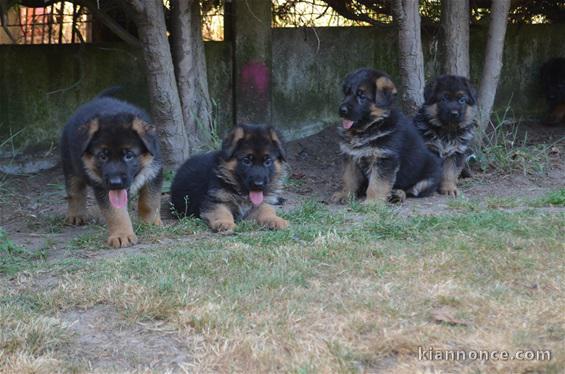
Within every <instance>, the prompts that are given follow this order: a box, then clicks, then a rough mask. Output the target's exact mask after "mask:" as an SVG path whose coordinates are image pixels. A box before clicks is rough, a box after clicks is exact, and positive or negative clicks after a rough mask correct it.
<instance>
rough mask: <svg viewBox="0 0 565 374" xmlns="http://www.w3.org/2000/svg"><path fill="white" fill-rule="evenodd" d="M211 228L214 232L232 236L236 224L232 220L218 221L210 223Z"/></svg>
mask: <svg viewBox="0 0 565 374" xmlns="http://www.w3.org/2000/svg"><path fill="white" fill-rule="evenodd" d="M210 228H211V229H212V231H214V232H218V233H222V234H231V233H233V230H234V229H235V223H234V222H233V221H230V220H217V221H214V222H212V223H210Z"/></svg>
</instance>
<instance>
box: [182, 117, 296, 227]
mask: <svg viewBox="0 0 565 374" xmlns="http://www.w3.org/2000/svg"><path fill="white" fill-rule="evenodd" d="M285 163H286V153H285V150H284V148H283V144H282V140H281V138H280V136H279V135H278V134H277V132H276V131H275V129H273V128H272V127H267V126H257V125H239V126H237V127H235V128H234V129H233V130H232V131H231V132H230V133H229V134H228V136H227V137H226V138H225V139H224V141H223V143H222V149H221V150H220V151H216V152H209V153H204V154H201V155H197V156H194V157H192V158H190V159H188V160H187V161H186V162H185V163H184V164H183V165H182V166H181V167H180V169H179V170H178V171H177V174H176V175H175V178H174V180H173V183H172V185H171V203H172V204H173V207H174V209H175V211H176V213H177V214H178V215H180V216H197V217H201V218H202V219H204V220H205V221H206V222H207V223H208V226H210V228H211V229H212V230H213V231H216V232H224V233H230V232H232V231H233V230H234V229H235V226H236V225H235V222H236V221H237V220H241V219H246V218H249V219H253V220H255V221H256V222H257V223H258V224H260V225H262V226H265V227H268V228H270V229H284V228H286V227H288V222H287V221H286V220H284V219H282V218H280V217H278V216H277V214H276V212H275V209H274V208H273V206H272V205H271V204H275V203H277V202H278V200H279V194H280V191H281V187H282V176H283V173H284V166H285Z"/></svg>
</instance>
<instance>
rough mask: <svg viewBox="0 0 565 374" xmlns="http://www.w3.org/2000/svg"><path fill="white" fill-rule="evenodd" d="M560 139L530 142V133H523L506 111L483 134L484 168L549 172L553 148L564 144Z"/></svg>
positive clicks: (480, 153) (480, 155)
mask: <svg viewBox="0 0 565 374" xmlns="http://www.w3.org/2000/svg"><path fill="white" fill-rule="evenodd" d="M563 140H564V139H559V140H557V141H555V142H553V143H549V144H533V145H530V144H528V134H527V133H524V134H523V135H520V134H519V132H518V125H517V124H515V123H510V122H508V121H507V120H506V113H504V115H503V116H502V117H501V118H497V119H496V120H495V122H490V128H489V129H488V130H487V131H486V132H485V134H484V136H483V144H482V146H481V148H480V149H479V150H478V151H477V161H478V164H479V166H480V168H481V169H482V170H483V171H484V170H489V169H492V170H494V171H497V172H500V173H513V172H520V173H522V174H523V175H541V174H544V173H546V172H547V170H548V168H549V164H550V153H551V150H552V149H553V148H554V147H555V146H556V145H557V144H561V143H563Z"/></svg>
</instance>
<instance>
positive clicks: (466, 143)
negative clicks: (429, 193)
mask: <svg viewBox="0 0 565 374" xmlns="http://www.w3.org/2000/svg"><path fill="white" fill-rule="evenodd" d="M476 96H477V94H476V90H475V88H474V87H473V86H472V85H471V82H469V80H468V79H467V78H465V77H460V76H456V75H442V76H440V77H438V78H437V79H435V80H434V81H432V82H431V83H428V84H427V85H426V87H425V89H424V104H423V105H422V107H421V108H420V110H419V112H418V114H417V115H416V117H415V118H414V124H415V125H416V127H417V128H418V130H419V131H420V133H421V134H422V136H423V137H424V140H425V142H426V145H427V146H428V148H429V149H430V150H431V151H432V152H434V153H435V154H437V155H438V156H439V157H440V158H441V159H442V160H443V176H442V179H441V184H440V187H439V192H440V193H441V194H444V195H450V196H457V193H458V190H457V178H458V177H459V175H460V174H461V171H462V170H463V168H464V166H465V159H466V158H467V156H469V155H470V153H471V150H470V148H469V147H470V145H471V141H472V140H473V137H474V134H475V129H476V127H477V98H476Z"/></svg>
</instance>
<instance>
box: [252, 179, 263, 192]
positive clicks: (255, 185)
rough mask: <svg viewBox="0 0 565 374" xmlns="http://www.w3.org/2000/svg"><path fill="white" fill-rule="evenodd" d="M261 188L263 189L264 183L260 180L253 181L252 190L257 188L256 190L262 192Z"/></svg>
mask: <svg viewBox="0 0 565 374" xmlns="http://www.w3.org/2000/svg"><path fill="white" fill-rule="evenodd" d="M263 187H265V181H262V180H256V181H253V188H257V189H260V190H262V189H263Z"/></svg>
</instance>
